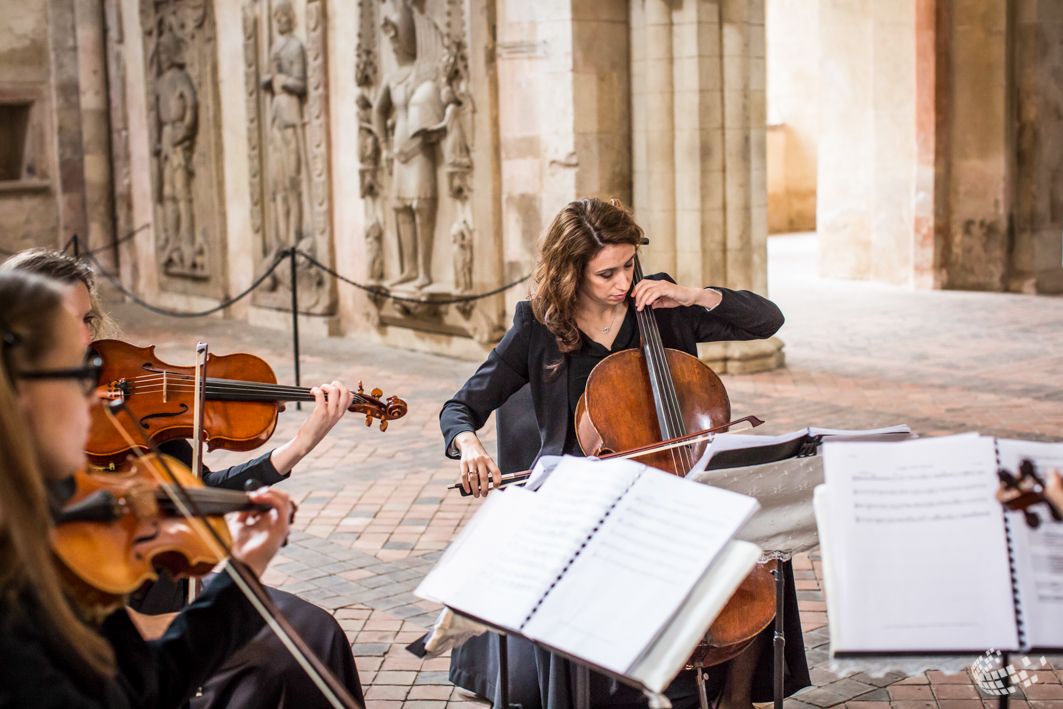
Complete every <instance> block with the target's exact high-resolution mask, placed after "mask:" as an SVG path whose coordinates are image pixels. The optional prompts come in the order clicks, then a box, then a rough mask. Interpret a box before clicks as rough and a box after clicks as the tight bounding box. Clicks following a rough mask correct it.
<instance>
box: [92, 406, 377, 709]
mask: <svg viewBox="0 0 1063 709" xmlns="http://www.w3.org/2000/svg"><path fill="white" fill-rule="evenodd" d="M103 405H104V406H105V407H106V409H105V411H106V413H107V416H108V418H110V420H111V423H112V424H113V425H114V427H115V428H116V429H117V430H118V433H119V434H120V435H121V436H122V437H123V438H125V440H126V443H128V444H129V446H130V447H131V448H132V449H133V450H134V452H135V455H136V456H137V458H138V460H140V461H141V462H143V461H144V460H145V459H146V458H147V455H146V454H145V453H144V452H143V450H141V446H139V445H138V444H137V443H136V441H134V440H133V437H132V436H131V435H129V432H128V431H127V430H126V429H125V428H124V427H123V426H122V425H121V424H120V423H119V421H118V417H117V416H116V415H115V413H114V412H115V411H116V410H117V411H122V412H124V413H125V414H126V416H127V417H128V418H129V420H130V421H131V422H132V423H133V428H134V429H135V430H136V431H137V433H138V434H139V435H140V437H141V438H142V439H143V440H144V442H145V444H146V447H147V448H148V449H149V450H150V451H151V452H152V453H153V454H154V455H155V456H156V458H157V460H158V461H159V467H161V468H162V469H163V471H164V472H165V474H166V477H167V478H169V480H168V481H166V480H163V481H162V482H169V486H165V487H163V490H164V491H165V492H166V494H167V495H168V496H169V497H170V499H171V500H172V501H173V503H174V506H175V507H176V508H177V509H178V511H180V513H181V515H182V516H183V517H184V518H185V519H187V520H189V521H192V520H195V519H202V518H204V517H206V515H204V514H203V513H202V511H201V510H200V509H199V505H198V504H197V502H196V501H195V499H193V497H192V496H191V495H190V494H189V493H188V490H187V489H185V487H184V486H183V485H181V481H180V480H178V479H177V476H176V475H174V473H173V471H172V470H170V466H169V465H168V464H167V462H166V458H165V456H164V455H163V454H162V453H161V452H160V451H159V447H158V446H157V445H156V444H155V441H153V440H151V437H150V436H148V434H147V431H145V430H144V427H143V426H141V425H140V422H139V421H137V419H136V417H135V416H133V414H132V412H131V411H130V410H129V408H128V407H127V406H126V404H125V400H124V399H121V398H119V399H115V400H111V401H109V402H104V404H103ZM149 469H150V470H152V472H153V474H155V475H156V477H158V476H159V474H158V471H157V470H156V469H155V468H154V467H153V466H149ZM171 486H172V487H171ZM190 526H191V527H192V529H194V530H195V531H196V534H198V535H199V536H200V537H201V538H202V539H203V541H204V542H206V543H207V545H208V546H211V547H213V551H214V552H215V553H217V554H218V555H219V556H222V557H227V560H226V563H225V571H226V572H227V573H228V574H229V576H230V577H231V578H232V580H233V583H235V584H236V586H237V588H239V589H240V591H241V592H242V593H243V594H244V596H246V597H247V600H248V601H249V602H250V603H251V605H252V606H253V607H254V609H255V610H256V611H257V612H258V614H259V615H260V616H262V619H263V620H265V621H266V625H268V626H269V627H270V629H271V630H272V631H273V632H274V633H275V634H276V635H277V638H278V639H279V640H280V641H281V643H282V644H283V645H284V647H286V648H287V649H288V652H290V653H291V654H292V657H294V658H295V661H296V662H298V663H299V666H300V667H302V668H303V671H304V672H306V674H307V676H308V677H309V678H310V680H311V681H312V682H313V683H314V685H315V686H317V688H318V689H319V690H320V691H321V693H322V694H323V695H324V697H325V699H326V700H328V702H329V704H331V705H332V706H333V708H334V709H365V706H364V705H362V704H360V703H359V702H358V701H357V700H356V699H355V698H354V697H352V696H351V694H350V692H348V691H347V688H346V687H344V686H343V683H342V682H340V681H339V680H338V679H337V678H336V676H335V675H334V674H332V671H331V670H330V669H329V668H328V667H327V666H326V665H325V663H323V662H322V661H321V659H320V658H318V656H317V655H315V654H314V652H313V651H312V650H311V649H310V647H309V646H308V645H307V644H306V641H305V640H303V639H302V637H300V636H299V634H298V633H297V632H296V630H295V628H293V627H292V625H291V623H290V622H288V619H287V618H285V617H284V615H283V614H282V613H281V612H280V609H278V608H277V604H276V603H274V601H273V599H272V598H271V597H270V595H269V593H268V592H267V591H266V588H265V586H263V585H262V582H261V581H259V579H258V577H257V576H255V574H254V572H253V571H251V569H250V568H248V567H247V565H246V564H244V563H243V562H241V561H239V560H237V559H234V558H233V556H232V548H231V547H230V546H229V545H228V544H227V543H226V542H225V540H224V539H222V538H221V536H220V535H219V534H218V533H217V531H215V529H214V528H213V527H211V526H210V525H209V524H201V525H197V524H192V525H190ZM204 529H205V530H206V532H204V531H203V530H204Z"/></svg>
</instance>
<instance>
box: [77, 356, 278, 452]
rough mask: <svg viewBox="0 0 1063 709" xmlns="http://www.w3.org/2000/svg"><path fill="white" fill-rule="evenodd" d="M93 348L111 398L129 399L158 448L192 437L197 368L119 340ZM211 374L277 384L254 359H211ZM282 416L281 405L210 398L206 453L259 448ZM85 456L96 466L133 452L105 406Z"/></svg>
mask: <svg viewBox="0 0 1063 709" xmlns="http://www.w3.org/2000/svg"><path fill="white" fill-rule="evenodd" d="M93 348H94V349H95V350H96V351H97V352H99V353H100V357H101V358H102V359H103V370H102V371H101V373H100V385H101V387H106V398H110V399H113V398H117V397H124V398H125V404H126V406H127V407H128V408H129V411H130V412H131V413H132V415H133V416H135V417H136V419H137V420H138V421H139V422H140V425H141V426H143V427H144V429H145V430H146V431H147V433H148V435H149V436H151V438H152V440H153V441H155V443H156V444H159V443H165V442H167V441H173V440H177V439H186V440H187V439H191V438H193V436H194V434H195V430H194V422H193V411H194V409H195V405H194V404H195V387H194V386H193V385H192V384H191V381H193V380H194V378H195V370H196V368H195V367H194V366H192V367H177V366H174V365H172V364H167V363H165V362H163V361H162V360H160V359H159V358H158V357H156V356H155V346H154V345H152V346H150V347H136V346H133V345H130V344H127V343H124V342H118V341H116V340H101V341H99V342H96V343H93ZM207 371H208V372H209V374H210V377H211V379H215V378H216V379H231V380H232V379H235V380H241V381H247V382H256V383H265V384H276V383H277V377H276V375H275V374H274V373H273V369H272V368H271V367H270V366H269V365H268V364H266V362H265V361H263V360H262V359H261V358H259V357H256V356H254V355H250V354H232V355H224V356H218V355H214V354H208V355H207ZM149 377H150V379H149ZM101 393H103V392H101ZM278 411H279V407H278V404H277V403H276V402H270V401H217V400H212V399H209V398H208V400H207V401H206V402H205V405H204V408H203V427H204V429H205V430H204V437H203V440H204V441H205V442H206V444H207V450H216V449H218V448H223V449H225V450H234V451H249V450H254V449H255V448H258V447H259V446H261V445H263V444H265V443H266V441H268V440H269V439H270V436H272V435H273V431H274V430H275V429H276V427H277V413H278ZM85 451H86V453H87V454H88V455H89V459H90V460H91V461H92V462H93V463H95V464H97V465H106V464H109V463H120V462H121V461H122V460H124V459H125V456H126V455H127V454H128V452H129V445H128V443H126V440H125V439H124V438H123V437H122V436H120V435H119V434H118V432H117V431H116V430H115V428H114V425H113V424H112V423H111V421H110V420H109V419H108V417H107V415H106V414H105V412H104V411H103V410H102V407H98V408H96V409H94V414H93V417H92V423H91V426H90V428H89V438H88V441H87V442H86V443H85Z"/></svg>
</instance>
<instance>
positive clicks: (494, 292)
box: [295, 250, 531, 305]
mask: <svg viewBox="0 0 1063 709" xmlns="http://www.w3.org/2000/svg"><path fill="white" fill-rule="evenodd" d="M295 253H296V254H298V255H299V256H302V257H303V258H304V259H306V260H307V261H308V262H309V263H310V264H311V265H313V266H316V267H317V268H319V269H321V270H322V271H324V272H325V273H327V274H329V275H330V276H332V277H333V278H335V279H336V280H338V281H343V282H344V283H347V284H348V285H352V286H354V287H355V288H358V289H360V290H363V291H365V292H366V293H369V294H371V295H375V296H378V297H381V298H390V299H391V300H397V301H399V302H400V303H416V304H419V305H424V304H426V303H427V304H430V305H453V304H455V303H470V302H472V301H474V300H483V299H484V298H490V297H491V296H493V295H498V294H499V293H503V292H505V291H507V290H509V289H510V288H513V287H514V286H519V285H520V284H521V283H524V281H526V280H528V279H529V278H531V274H530V273H529V274H528V275H527V276H524V277H523V278H520V279H518V280H515V281H513V282H512V283H507V284H506V285H504V286H502V287H501V288H495V289H494V290H492V291H488V292H487V293H480V294H479V295H467V296H459V297H457V298H447V299H445V300H422V299H420V298H404V297H402V296H398V295H392V294H391V293H389V292H388V291H384V290H380V289H379V288H374V287H373V286H366V285H363V284H361V283H356V282H354V281H352V280H351V279H350V278H347V277H346V276H341V275H340V274H339V273H336V271H334V270H332V269H331V268H329V267H328V266H326V265H325V264H323V263H321V262H320V261H318V260H317V259H316V258H314V257H313V256H311V255H310V254H308V253H305V252H303V251H299V250H296V252H295Z"/></svg>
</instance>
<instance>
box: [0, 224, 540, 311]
mask: <svg viewBox="0 0 1063 709" xmlns="http://www.w3.org/2000/svg"><path fill="white" fill-rule="evenodd" d="M149 226H150V224H148V223H145V224H141V225H140V226H138V227H137V228H136V229H134V230H133V231H131V232H129V233H128V234H126V235H125V236H123V237H122V238H120V239H118V240H116V241H115V242H114V243H113V244H109V245H107V246H103V247H100V248H98V249H86V250H81V249H80V248H79V247H80V245H81V238H80V237H79V236H78V235H77V234H74V235H73V236H71V237H70V239H69V240H68V241H67V242H66V244H64V245H63V248H62V249H60V251H61V252H62V253H66V252H67V250H68V249H69V248H70V247H71V246H73V247H74V249H73V255H74V257H75V258H87V259H88V260H89V261H91V262H92V265H93V267H94V268H95V269H96V270H97V271H98V272H99V273H100V275H102V276H103V277H104V278H106V279H107V281H108V282H110V284H111V285H112V286H114V287H115V289H116V290H117V291H118V292H119V293H121V294H122V295H124V296H125V297H127V298H129V299H130V300H131V301H133V302H134V303H136V304H137V305H139V306H140V307H142V308H145V309H146V310H150V311H151V312H153V313H156V314H157V315H166V316H168V317H172V318H200V317H204V316H207V315H213V314H214V313H217V312H220V311H222V310H225V309H226V308H228V307H231V306H232V305H234V304H235V303H237V302H239V301H241V300H243V299H244V298H246V297H247V296H249V295H250V294H251V293H252V292H253V291H254V290H255V289H256V288H258V287H259V286H260V285H262V284H263V283H264V282H265V280H266V279H267V278H269V277H270V275H272V273H273V272H274V271H276V270H277V268H278V267H279V266H280V265H281V263H282V262H283V261H284V260H285V259H289V258H290V259H293V261H294V259H295V257H296V256H300V257H302V258H303V259H305V260H306V262H307V263H309V264H310V265H311V266H314V267H315V268H318V269H320V270H322V271H324V272H325V273H327V274H329V275H330V276H332V277H333V278H335V279H336V280H338V281H342V282H343V283H346V284H348V285H351V286H354V287H355V288H358V289H359V290H362V291H364V292H366V293H369V294H370V295H372V296H375V297H378V298H388V299H390V300H396V301H399V302H400V303H414V304H424V303H430V304H432V305H453V304H456V303H470V302H473V301H476V300H483V299H484V298H490V297H492V296H496V295H498V294H499V293H504V292H505V291H507V290H509V289H510V288H514V287H516V286H518V285H520V284H521V283H524V282H525V281H527V280H528V279H529V278H531V274H528V275H526V276H524V277H523V278H519V279H517V280H515V281H513V282H511V283H507V284H506V285H504V286H502V287H500V288H495V289H494V290H491V291H488V292H486V293H480V294H478V295H467V296H458V297H455V298H446V299H442V300H423V299H420V298H407V297H403V296H399V295H392V294H391V293H389V292H388V291H386V290H381V289H380V288H378V287H374V286H367V285H364V284H362V283H358V282H356V281H353V280H351V279H350V278H347V277H346V276H343V275H341V274H340V273H338V272H336V271H335V270H333V269H332V268H329V267H328V266H326V265H325V264H323V263H321V262H320V261H318V260H317V259H316V258H314V257H313V256H311V255H310V254H308V253H306V252H304V251H300V250H298V249H296V248H288V249H284V250H283V251H281V252H279V253H278V254H277V256H276V257H275V258H274V260H273V263H272V264H270V266H269V268H268V269H266V271H265V272H264V273H263V274H262V275H261V276H259V277H258V278H256V279H255V281H254V283H252V284H251V285H250V286H248V287H247V288H246V289H245V290H244V291H242V292H241V293H240V294H239V295H237V296H235V297H233V298H230V299H229V300H226V301H225V302H223V303H220V304H219V305H217V306H215V307H213V308H210V309H209V310H203V311H201V312H197V313H186V312H182V311H178V310H170V309H168V308H161V307H159V306H157V305H152V304H151V303H149V302H147V301H145V300H143V299H142V298H140V297H139V296H137V295H136V294H135V293H133V292H132V291H130V290H129V289H128V288H126V287H125V286H123V285H122V283H121V281H119V280H118V278H117V277H116V276H115V275H114V274H112V273H111V272H110V271H108V270H107V269H106V268H104V267H103V264H101V263H100V262H99V260H98V259H97V258H96V254H98V253H100V252H101V251H106V250H109V249H111V248H114V247H116V246H118V245H119V244H121V243H123V242H125V241H128V240H129V239H132V238H133V237H134V236H136V235H137V234H139V233H140V232H142V231H144V230H145V229H147V228H148V227H149ZM16 253H18V252H10V251H6V250H4V249H0V255H4V256H14V255H15V254H16ZM293 265H294V264H293ZM293 270H294V269H293ZM299 314H300V315H308V316H316V317H330V314H329V313H302V312H300V313H299Z"/></svg>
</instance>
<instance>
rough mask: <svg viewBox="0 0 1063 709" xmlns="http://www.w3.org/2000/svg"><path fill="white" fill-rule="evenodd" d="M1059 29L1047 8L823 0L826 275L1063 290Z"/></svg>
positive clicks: (1026, 3)
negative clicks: (831, 1)
mask: <svg viewBox="0 0 1063 709" xmlns="http://www.w3.org/2000/svg"><path fill="white" fill-rule="evenodd" d="M1009 8H1010V10H1009ZM1061 22H1063V18H1061V14H1060V10H1059V5H1058V3H1051V2H1039V1H1038V0H1020V1H1019V2H1015V3H1009V2H1006V1H1005V0H966V1H965V2H954V1H952V0H916V2H914V3H912V4H911V5H909V4H900V5H898V4H897V3H894V2H890V1H889V0H860V2H853V3H822V4H821V7H820V40H821V46H822V62H821V71H822V74H821V80H822V86H821V94H820V115H821V133H820V145H819V180H818V182H819V194H818V200H819V205H818V219H819V233H820V254H819V266H820V272H821V273H822V274H823V275H827V276H835V277H842V278H863V279H874V280H878V281H883V282H889V283H899V284H907V285H913V286H915V287H923V288H957V289H973V290H1012V291H1022V292H1029V293H1035V292H1039V293H1056V292H1061V291H1063V266H1061V260H1063V206H1061V205H1063V197H1060V195H1061V194H1063V177H1061V175H1063V139H1061V138H1060V136H1061V135H1063V131H1061V129H1063V125H1061V121H1063V118H1061V116H1063V92H1061V90H1060V88H1059V87H1060V85H1061V79H1063V53H1061V52H1063V50H1061V48H1060V47H1061V45H1060V43H1059V41H1058V38H1059V36H1060V31H1061V28H1063V25H1061Z"/></svg>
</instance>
